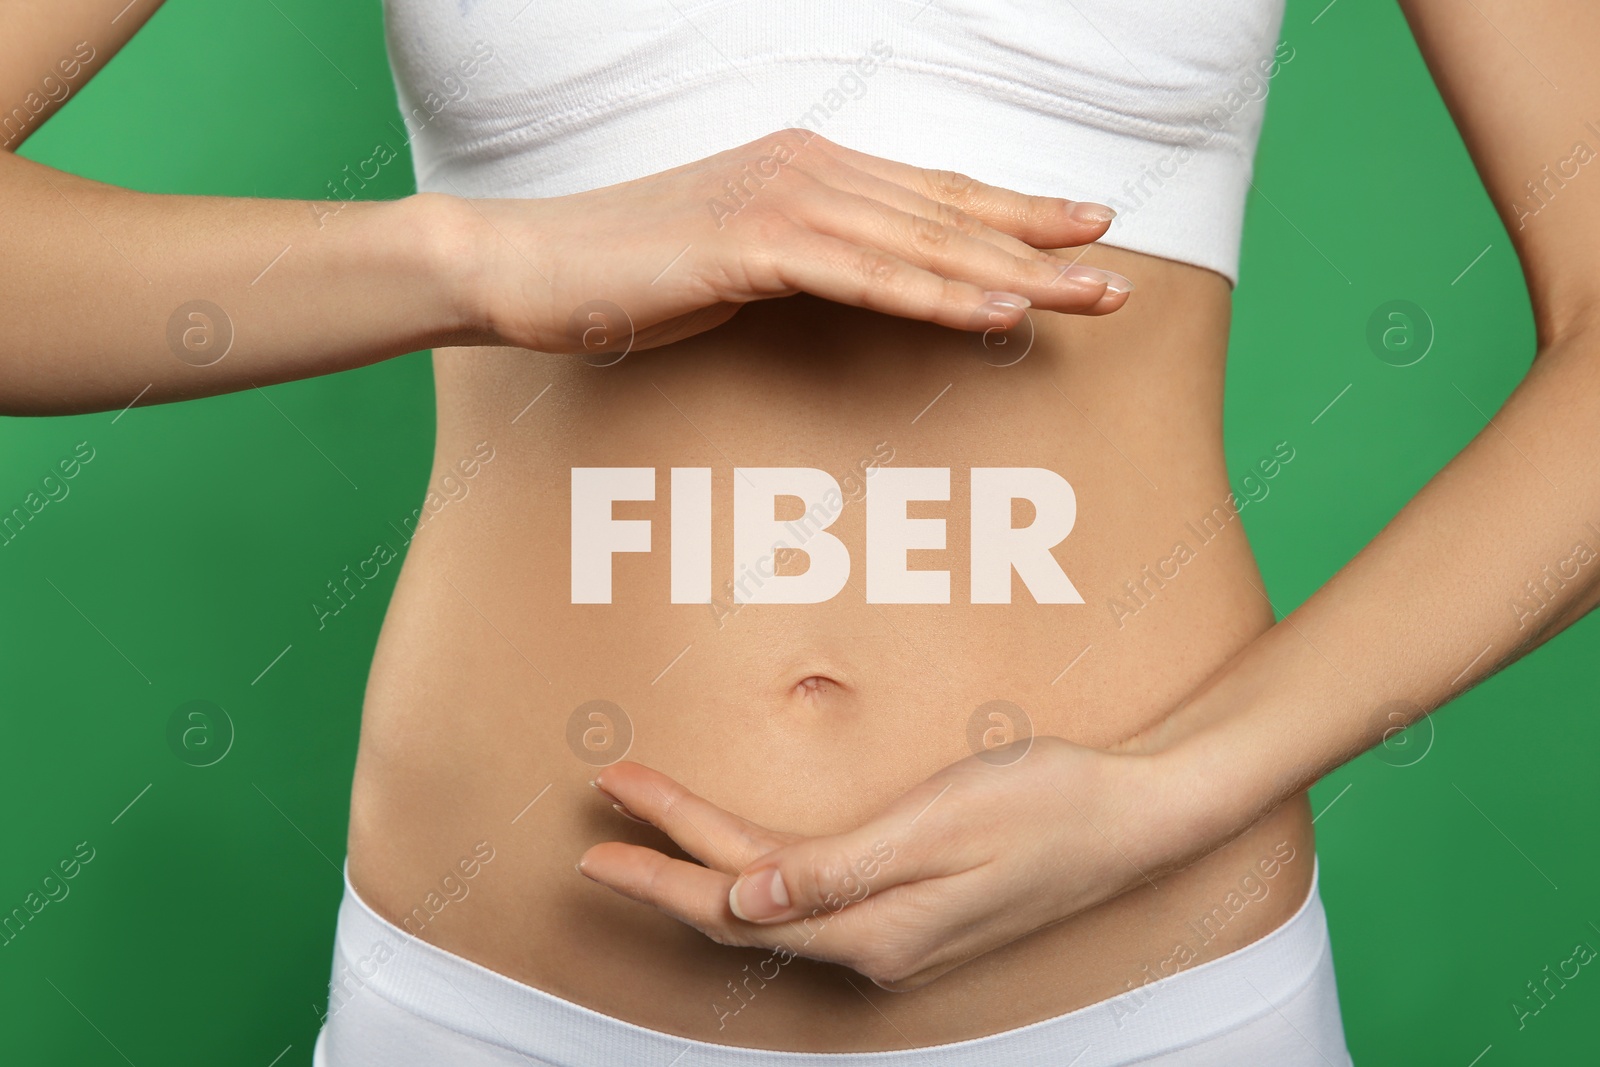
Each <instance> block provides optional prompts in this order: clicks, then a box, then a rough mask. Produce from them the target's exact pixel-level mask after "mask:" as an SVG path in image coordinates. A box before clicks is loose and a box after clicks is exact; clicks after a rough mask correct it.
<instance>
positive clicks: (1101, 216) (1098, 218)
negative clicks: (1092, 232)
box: [1067, 200, 1117, 225]
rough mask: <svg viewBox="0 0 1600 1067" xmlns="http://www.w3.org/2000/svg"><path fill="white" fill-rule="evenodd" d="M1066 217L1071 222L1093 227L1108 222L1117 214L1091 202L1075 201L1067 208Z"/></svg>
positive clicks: (1110, 209) (1108, 208)
mask: <svg viewBox="0 0 1600 1067" xmlns="http://www.w3.org/2000/svg"><path fill="white" fill-rule="evenodd" d="M1067 217H1068V218H1069V219H1071V220H1072V221H1073V222H1081V223H1083V224H1084V225H1094V224H1097V223H1102V222H1110V221H1111V220H1112V219H1114V218H1116V217H1117V212H1116V210H1115V209H1114V208H1111V207H1108V206H1106V205H1105V204H1096V203H1095V202H1094V201H1092V200H1077V201H1074V202H1073V204H1072V206H1071V207H1069V208H1067Z"/></svg>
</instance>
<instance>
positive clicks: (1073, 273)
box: [1061, 266, 1113, 285]
mask: <svg viewBox="0 0 1600 1067" xmlns="http://www.w3.org/2000/svg"><path fill="white" fill-rule="evenodd" d="M1112 277H1113V275H1112V273H1111V272H1110V271H1108V270H1101V269H1100V268H1099V267H1081V266H1080V267H1068V268H1067V269H1066V270H1064V271H1062V272H1061V280H1062V281H1068V282H1082V283H1083V284H1084V285H1110V284H1111V279H1112Z"/></svg>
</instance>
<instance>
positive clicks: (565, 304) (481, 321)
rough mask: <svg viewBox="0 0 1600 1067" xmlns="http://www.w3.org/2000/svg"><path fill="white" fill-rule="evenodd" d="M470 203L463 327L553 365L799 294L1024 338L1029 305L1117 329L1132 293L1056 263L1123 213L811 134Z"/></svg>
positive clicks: (647, 342)
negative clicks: (570, 189)
mask: <svg viewBox="0 0 1600 1067" xmlns="http://www.w3.org/2000/svg"><path fill="white" fill-rule="evenodd" d="M460 203H463V204H465V205H467V207H468V208H469V209H470V210H468V211H465V212H461V213H459V217H460V218H461V219H462V220H463V221H464V222H465V223H466V225H467V227H468V232H469V233H471V234H472V237H471V241H472V245H473V248H474V254H473V255H472V257H471V262H472V266H471V268H470V269H469V271H468V272H467V275H466V277H465V278H464V279H463V280H464V281H465V283H466V291H465V293H464V296H463V299H464V300H465V301H466V303H467V314H468V317H469V320H470V321H472V322H474V323H476V324H477V325H478V327H479V330H480V331H481V333H482V334H483V335H484V336H485V338H486V339H487V338H492V339H493V340H492V341H491V342H490V343H495V344H503V345H513V346H516V347H519V348H528V349H534V350H538V351H544V352H594V351H613V350H625V349H628V348H633V349H642V348H651V347H655V346H658V345H664V344H667V343H670V342H672V341H677V340H681V339H683V338H685V337H690V336H693V335H694V334H697V333H700V332H702V331H705V330H708V329H711V328H712V327H714V326H717V325H720V324H721V323H724V322H726V321H727V320H728V319H730V318H732V317H733V315H734V314H735V313H736V312H737V311H738V310H739V308H740V307H741V306H742V305H744V304H746V303H749V302H750V301H753V300H764V299H768V298H771V297H778V296H788V295H791V294H794V293H799V292H806V293H811V294H813V295H815V296H819V297H822V298H824V299H828V300H833V301H837V302H839V303H843V304H852V305H855V306H858V307H864V308H869V309H871V310H874V311H880V312H884V313H886V314H891V315H900V316H904V317H906V318H912V319H923V320H927V321H930V322H935V323H939V324H941V325H944V326H949V327H954V328H956V329H969V330H979V329H991V328H995V327H1000V328H1009V327H1010V326H1013V325H1015V324H1016V323H1017V322H1018V321H1020V320H1021V318H1022V317H1023V315H1024V313H1025V311H1026V309H1027V307H1028V306H1029V305H1030V303H1031V305H1032V306H1034V307H1038V308H1043V309H1048V310H1051V311H1060V312H1068V313H1073V314H1089V315H1100V314H1105V313H1107V312H1111V311H1115V310H1116V309H1118V308H1120V307H1121V306H1122V305H1123V304H1124V303H1126V302H1127V299H1128V292H1129V291H1130V290H1131V289H1132V285H1131V284H1130V283H1129V282H1128V280H1127V279H1126V278H1124V277H1122V276H1121V275H1119V274H1114V273H1112V272H1110V271H1104V270H1098V269H1096V268H1093V267H1089V266H1087V265H1081V264H1077V263H1076V262H1075V256H1069V255H1067V254H1064V253H1060V252H1052V251H1045V249H1066V248H1071V247H1075V246H1081V245H1086V244H1089V243H1091V242H1093V241H1094V240H1096V239H1097V238H1099V237H1101V236H1102V235H1103V234H1104V233H1105V232H1106V227H1107V225H1108V224H1109V223H1110V221H1111V218H1112V216H1113V214H1114V213H1113V212H1112V211H1111V210H1110V209H1109V208H1107V207H1105V206H1104V205H1101V204H1095V203H1090V202H1087V201H1071V200H1063V199H1058V198H1055V197H1040V196H1027V195H1024V194H1021V193H1016V192H1012V191H1010V190H1007V189H1000V188H996V187H993V186H988V185H984V184H982V183H981V182H977V181H974V180H972V179H970V178H968V177H966V176H964V175H960V174H956V173H953V172H949V171H936V170H925V169H922V168H918V167H912V166H907V165H905V164H902V163H895V162H892V161H890V160H886V159H881V158H878V157H876V156H870V155H866V154H864V153H861V152H856V151H852V150H850V149H848V148H844V147H842V146H840V145H837V144H834V143H832V142H830V141H828V140H826V139H825V138H823V137H822V136H820V135H818V134H814V133H811V132H810V131H807V130H803V129H792V130H783V131H780V132H778V133H774V134H771V135H769V136H766V137H762V138H759V139H757V140H755V141H751V142H750V143H749V144H746V145H743V146H741V147H739V148H734V149H730V150H728V151H726V152H721V153H719V154H717V155H714V156H710V157H708V158H706V159H702V160H700V161H698V162H695V163H690V164H687V165H685V166H681V167H677V168H674V169H672V170H668V171H663V172H661V173H659V174H652V175H650V176H648V177H645V178H639V179H635V180H633V181H628V182H622V183H620V184H617V185H611V186H606V187H604V188H601V189H594V190H590V191H588V192H583V193H577V194H573V195H570V196H560V197H551V198H548V199H540V200H463V201H460ZM1019 298H1020V299H1019Z"/></svg>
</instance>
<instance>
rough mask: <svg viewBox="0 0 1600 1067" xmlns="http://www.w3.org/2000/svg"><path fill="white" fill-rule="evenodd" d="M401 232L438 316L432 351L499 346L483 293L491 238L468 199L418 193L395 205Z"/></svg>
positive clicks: (484, 221) (487, 273) (487, 225)
mask: <svg viewBox="0 0 1600 1067" xmlns="http://www.w3.org/2000/svg"><path fill="white" fill-rule="evenodd" d="M397 206H400V207H403V209H404V212H405V217H403V218H401V219H399V225H400V226H401V227H402V232H403V233H405V234H407V235H409V239H411V240H414V241H415V242H416V247H417V248H418V250H419V254H420V256H421V257H422V268H421V269H422V270H423V272H424V274H425V276H426V277H427V278H428V280H429V286H428V287H429V289H430V290H431V291H432V293H433V294H434V296H435V298H436V300H437V302H438V306H439V309H440V313H441V318H440V322H439V324H438V330H437V332H438V339H437V340H436V341H435V342H434V345H433V347H439V348H443V347H450V346H455V345H496V344H501V343H502V342H501V341H500V340H499V338H498V336H497V335H496V333H495V331H494V328H493V323H492V321H491V316H490V314H489V309H488V302H487V300H485V298H484V294H485V292H486V291H487V289H488V286H487V284H486V280H487V277H488V275H489V273H490V267H489V266H488V261H489V259H490V257H489V256H488V255H487V254H486V252H487V251H488V245H489V239H490V238H492V237H493V236H494V235H493V233H492V232H488V233H487V236H486V231H491V227H490V226H489V224H488V223H487V221H486V220H485V219H484V217H483V215H482V213H481V212H479V211H478V210H477V208H476V207H475V206H474V205H473V204H472V203H471V202H470V201H468V200H466V199H465V198H463V197H459V196H450V195H448V194H446V193H417V194H415V195H413V196H409V197H406V198H405V199H403V200H401V201H398V202H397Z"/></svg>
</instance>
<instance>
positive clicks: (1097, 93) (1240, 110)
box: [384, 0, 1294, 284]
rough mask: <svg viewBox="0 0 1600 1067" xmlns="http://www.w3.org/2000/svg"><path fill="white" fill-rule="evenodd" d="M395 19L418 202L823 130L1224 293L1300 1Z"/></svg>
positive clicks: (524, 8) (388, 6)
mask: <svg viewBox="0 0 1600 1067" xmlns="http://www.w3.org/2000/svg"><path fill="white" fill-rule="evenodd" d="M384 6H385V15H386V23H387V32H388V43H389V60H390V63H391V65H392V67H393V70H394V76H395V83H396V87H397V88H398V90H399V97H400V108H401V112H402V114H403V115H404V118H405V131H404V134H405V137H406V139H407V140H409V141H410V142H411V148H412V153H413V159H414V161H415V165H416V171H417V187H418V188H419V189H420V190H424V191H435V192H446V193H455V194H458V195H463V196H526V197H545V196H559V195H562V194H566V193H573V192H579V191H582V190H586V189H593V188H597V187H599V186H603V185H610V184H613V183H615V182H620V181H626V180H628V179H631V178H638V177H642V176H644V175H647V174H652V173H655V172H657V171H661V170H666V169H668V168H670V167H675V166H678V165H680V164H683V163H688V162H692V161H693V160H696V159H700V158H703V157H705V156H709V155H712V154H714V153H716V152H720V151H722V150H724V149H727V148H731V147H733V146H735V145H739V144H743V143H745V142H746V141H750V140H753V139H755V138H757V137H759V136H761V135H762V134H766V133H771V132H772V131H774V130H779V129H783V128H786V127H791V126H805V127H808V128H810V129H813V130H815V131H817V132H818V133H821V134H823V135H824V136H826V137H828V138H829V139H830V140H833V141H836V142H838V143H839V144H843V145H847V146H849V147H851V148H855V149H859V150H861V151H864V152H870V153H873V154H875V155H880V156H885V157H888V158H890V159H897V160H900V161H902V162H905V163H911V164H915V165H917V166H923V167H942V168H949V169H953V170H958V171H962V172H964V173H966V174H969V175H971V176H972V177H975V178H978V179H981V180H983V181H986V182H990V183H993V184H996V185H1002V186H1006V187H1009V188H1013V189H1018V190H1020V191H1022V192H1026V193H1036V194H1042V195H1054V196H1065V197H1071V198H1073V199H1078V200H1097V201H1100V202H1102V203H1108V204H1110V205H1111V206H1112V207H1115V208H1116V209H1117V211H1118V212H1119V214H1118V217H1117V219H1116V221H1115V222H1114V223H1112V225H1111V230H1110V233H1109V234H1108V235H1107V236H1106V238H1105V239H1104V241H1103V243H1104V244H1108V245H1116V246H1119V247H1123V248H1129V249H1133V250H1135V251H1139V252H1145V253H1149V254H1152V255H1157V256H1164V257H1166V258H1168V259H1175V260H1180V261H1182V262H1186V263H1193V264H1197V265H1199V266H1202V267H1207V268H1210V269H1211V270H1214V271H1217V272H1219V273H1221V274H1222V275H1223V276H1225V277H1226V278H1227V279H1228V281H1229V283H1230V284H1233V283H1235V282H1236V281H1237V280H1238V264H1239V238H1240V232H1241V229H1242V226H1243V219H1244V204H1245V194H1246V192H1247V191H1248V188H1249V183H1250V175H1251V168H1252V162H1253V159H1254V155H1255V148H1256V141H1257V138H1258V136H1259V134H1260V130H1261V119H1262V114H1263V111H1264V105H1265V99H1266V95H1267V90H1268V87H1269V84H1270V82H1271V79H1272V78H1273V77H1274V76H1276V74H1277V73H1278V71H1279V70H1280V69H1281V67H1282V65H1283V64H1285V63H1287V62H1289V61H1291V60H1292V59H1293V58H1294V52H1293V49H1291V48H1289V47H1288V46H1287V45H1278V44H1277V36H1278V30H1279V26H1280V24H1281V22H1282V17H1283V0H1211V2H1200V0H1140V2H1134V0H813V2H810V3H804V2H800V0H759V2H758V0H649V2H646V0H385V5H384ZM397 139H398V138H397ZM390 147H392V148H397V147H398V145H393V144H392V143H391V145H390Z"/></svg>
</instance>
